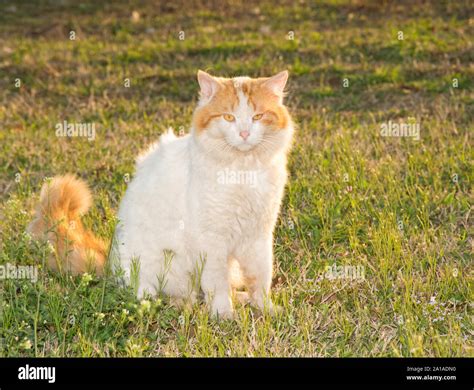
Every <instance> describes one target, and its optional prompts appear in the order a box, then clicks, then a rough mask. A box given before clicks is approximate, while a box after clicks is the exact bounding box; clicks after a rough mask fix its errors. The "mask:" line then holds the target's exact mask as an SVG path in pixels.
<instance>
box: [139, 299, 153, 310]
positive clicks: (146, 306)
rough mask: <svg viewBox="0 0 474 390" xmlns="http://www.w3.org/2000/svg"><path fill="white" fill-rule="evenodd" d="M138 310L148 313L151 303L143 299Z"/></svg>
mask: <svg viewBox="0 0 474 390" xmlns="http://www.w3.org/2000/svg"><path fill="white" fill-rule="evenodd" d="M140 308H141V309H142V310H143V311H144V312H148V311H150V308H151V302H150V301H149V300H147V299H143V300H142V301H141V302H140Z"/></svg>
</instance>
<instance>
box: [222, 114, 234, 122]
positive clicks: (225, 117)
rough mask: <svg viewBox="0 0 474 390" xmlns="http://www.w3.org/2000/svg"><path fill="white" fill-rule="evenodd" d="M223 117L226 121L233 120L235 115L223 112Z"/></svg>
mask: <svg viewBox="0 0 474 390" xmlns="http://www.w3.org/2000/svg"><path fill="white" fill-rule="evenodd" d="M222 116H223V117H224V119H225V120H226V121H227V122H233V121H235V116H233V115H232V114H224V115H222Z"/></svg>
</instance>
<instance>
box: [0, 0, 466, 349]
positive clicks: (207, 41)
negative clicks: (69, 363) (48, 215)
mask: <svg viewBox="0 0 474 390" xmlns="http://www.w3.org/2000/svg"><path fill="white" fill-rule="evenodd" d="M101 3H102V2H100V1H89V0H88V1H81V2H75V1H67V0H64V1H44V0H41V1H23V2H13V1H11V2H2V4H1V5H0V100H1V104H0V265H1V267H0V269H2V267H3V269H6V268H7V267H8V266H10V267H12V266H18V265H22V266H36V267H37V268H36V270H37V272H38V274H37V276H38V280H37V281H36V283H33V281H32V280H31V279H18V278H17V279H15V278H10V277H6V276H5V277H4V278H3V280H0V356H338V357H346V356H474V353H473V331H474V329H473V323H472V318H473V317H472V299H473V289H472V276H473V263H472V255H473V248H474V239H473V217H472V215H471V207H472V206H471V204H472V200H473V188H472V183H473V179H474V170H473V164H472V163H473V157H474V156H473V150H472V134H473V127H474V126H473V120H472V119H473V117H474V102H473V96H474V93H473V83H474V81H473V80H474V68H473V60H474V50H473V44H472V42H473V39H472V38H473V36H474V23H473V19H472V15H473V12H472V11H473V9H472V5H470V4H469V3H470V1H468V0H466V1H457V2H456V1H452V2H451V1H435V0H433V1H401V2H398V1H397V2H390V1H380V2H377V1H368V0H367V1H361V0H359V1H357V0H353V1H349V0H325V1H322V0H319V1H315V2H313V1H304V0H301V1H289V0H279V1H264V2H259V3H257V2H255V3H252V2H250V3H249V2H243V1H232V2H220V1H211V2H210V5H207V6H205V5H204V3H205V2H203V1H197V0H195V1H186V2H185V1H183V0H181V1H174V2H173V3H172V4H171V3H170V4H166V3H165V2H164V1H163V2H153V1H132V2H125V1H117V2H113V3H112V4H110V5H104V4H101ZM469 17H470V18H469ZM198 69H203V70H206V71H208V72H210V73H211V74H215V75H218V76H236V75H244V74H245V75H249V76H252V77H258V76H268V75H271V74H274V73H277V72H278V71H281V70H284V69H288V70H289V72H290V81H289V84H288V92H289V93H288V97H287V100H286V101H287V104H288V106H289V108H290V111H291V113H292V115H293V117H294V119H295V122H296V124H297V131H296V137H295V143H294V148H293V150H292V153H291V156H290V161H289V170H290V177H289V182H288V185H287V189H286V195H285V199H284V204H283V207H282V210H281V214H280V218H279V221H278V224H277V228H276V231H275V240H274V249H275V275H274V283H273V288H272V292H273V296H274V300H275V302H276V303H277V304H279V305H281V306H282V307H283V311H282V312H281V313H280V314H279V315H277V316H275V317H270V316H268V315H267V314H264V315H261V314H260V313H258V312H256V311H255V310H253V309H252V308H250V307H248V306H237V318H236V320H235V321H221V322H217V321H215V320H213V319H212V318H209V316H208V313H207V312H206V310H205V308H204V307H203V305H195V306H194V307H192V308H186V309H184V310H179V309H177V308H175V307H173V306H171V305H170V303H169V302H168V300H167V299H166V297H159V298H151V297H150V298H149V299H147V300H144V301H137V300H136V298H134V296H133V294H132V292H131V291H130V290H128V289H123V288H120V287H119V286H118V284H117V282H116V281H115V280H114V278H113V277H111V276H108V277H105V278H98V277H96V276H94V275H89V274H86V275H84V276H82V277H71V276H69V275H65V274H63V275H59V274H54V273H51V272H49V271H48V270H47V269H46V268H45V267H44V263H45V260H46V258H47V255H48V251H49V250H50V249H49V247H48V245H46V244H44V243H41V242H35V241H33V240H32V239H31V237H29V236H28V235H27V234H25V228H26V226H27V224H28V223H29V221H30V220H31V215H32V210H33V207H34V205H35V202H36V201H37V199H38V194H39V189H40V187H41V185H42V183H43V181H44V180H45V178H47V177H52V176H54V175H58V174H64V173H76V174H77V175H78V176H80V177H81V178H83V179H85V180H86V181H87V182H88V183H89V184H90V186H91V189H92V191H93V193H94V196H95V202H94V206H93V208H92V210H91V212H90V213H89V214H87V215H86V217H85V218H84V221H85V223H86V225H87V226H88V227H90V228H91V229H93V230H94V231H95V232H96V233H97V234H98V235H100V236H101V237H103V238H106V239H110V238H111V237H112V235H113V231H114V225H115V223H116V220H115V217H114V216H115V214H116V211H117V208H118V205H119V202H120V199H121V197H122V195H123V193H124V191H125V189H126V186H127V182H128V181H129V179H130V178H131V177H133V174H134V158H135V156H136V155H137V153H138V152H139V151H140V150H142V149H144V148H145V147H146V146H147V145H148V144H149V143H150V142H152V141H154V140H156V139H157V137H158V136H159V135H160V134H161V133H162V132H163V131H164V130H165V129H166V128H167V127H168V126H172V127H173V128H174V129H175V132H176V133H177V134H178V133H186V132H188V129H189V124H190V120H191V115H192V111H193V108H194V105H195V103H196V97H197V92H198V87H197V82H196V72H197V70H198ZM64 121H67V122H70V123H89V124H91V123H92V124H93V125H94V129H95V137H92V138H93V139H92V138H91V139H87V138H86V137H60V136H57V134H56V126H57V124H58V123H63V122H64ZM390 124H408V125H410V126H411V127H410V128H411V129H416V128H418V130H419V137H415V136H411V137H410V136H405V137H397V136H383V134H382V131H381V129H382V128H383V127H387V126H389V125H390ZM391 135H396V134H393V133H392V134H391ZM418 138H419V139H418ZM150 207H152V205H151V206H150ZM346 271H348V272H346ZM354 271H357V272H354Z"/></svg>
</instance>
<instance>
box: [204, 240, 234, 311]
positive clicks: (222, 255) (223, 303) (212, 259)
mask: <svg viewBox="0 0 474 390" xmlns="http://www.w3.org/2000/svg"><path fill="white" fill-rule="evenodd" d="M211 242H213V241H211ZM214 242H215V241H214ZM204 253H205V254H204V258H205V263H204V267H203V270H202V275H201V289H202V291H203V292H204V295H205V298H206V302H207V303H208V305H209V306H210V308H211V313H212V315H214V316H218V317H219V318H223V319H231V318H233V307H232V299H231V286H230V280H229V265H228V262H227V253H226V250H225V248H223V247H219V246H216V247H214V248H212V249H211V248H208V249H207V250H205V251H204Z"/></svg>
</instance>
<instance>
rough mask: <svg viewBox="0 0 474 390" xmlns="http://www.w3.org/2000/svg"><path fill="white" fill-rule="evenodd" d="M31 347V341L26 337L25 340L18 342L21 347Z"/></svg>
mask: <svg viewBox="0 0 474 390" xmlns="http://www.w3.org/2000/svg"><path fill="white" fill-rule="evenodd" d="M31 347H32V344H31V341H30V340H29V339H26V340H25V341H23V342H22V343H21V344H20V348H21V349H31Z"/></svg>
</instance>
